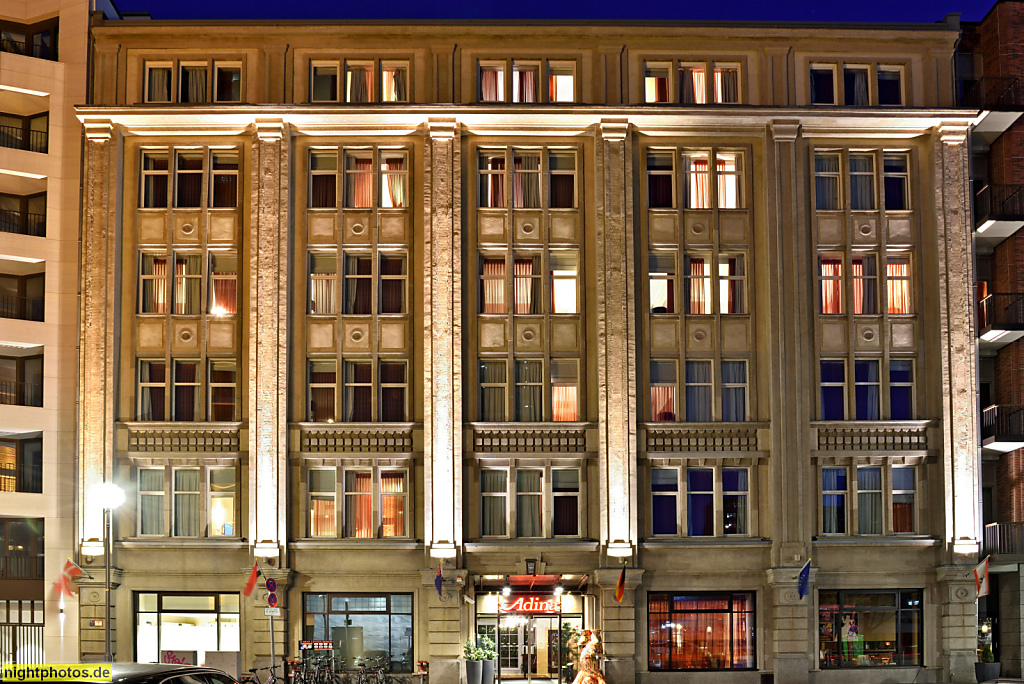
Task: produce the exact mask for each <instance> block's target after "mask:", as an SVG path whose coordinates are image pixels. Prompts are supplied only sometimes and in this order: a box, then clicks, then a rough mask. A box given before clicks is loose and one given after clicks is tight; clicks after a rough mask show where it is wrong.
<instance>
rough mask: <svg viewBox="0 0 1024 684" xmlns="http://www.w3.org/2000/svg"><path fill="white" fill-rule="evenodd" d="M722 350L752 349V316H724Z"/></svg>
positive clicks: (741, 350)
mask: <svg viewBox="0 0 1024 684" xmlns="http://www.w3.org/2000/svg"><path fill="white" fill-rule="evenodd" d="M721 321H722V351H726V352H746V351H750V348H751V344H750V318H748V317H747V316H722V318H721Z"/></svg>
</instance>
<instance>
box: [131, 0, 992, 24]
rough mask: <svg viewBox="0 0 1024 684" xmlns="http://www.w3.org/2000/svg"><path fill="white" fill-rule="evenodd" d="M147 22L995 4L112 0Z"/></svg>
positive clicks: (743, 15)
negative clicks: (145, 15)
mask: <svg viewBox="0 0 1024 684" xmlns="http://www.w3.org/2000/svg"><path fill="white" fill-rule="evenodd" d="M114 1H115V3H116V4H117V7H118V8H119V9H120V10H121V11H124V12H139V11H148V12H150V13H151V14H152V15H153V18H154V19H390V20H403V19H404V20H415V19H433V20H444V19H456V20H473V19H479V20H487V19H548V20H569V19H597V20H602V19H605V20H620V21H629V20H635V21H652V20H668V21H687V20H708V21H770V22H787V21H810V22H828V21H844V22H933V21H940V20H941V19H942V18H943V17H944V16H946V15H947V14H951V13H957V12H959V13H960V14H961V15H962V16H961V18H962V19H963V20H964V21H977V20H979V19H981V18H982V17H983V16H984V15H985V13H986V12H987V11H988V10H989V8H990V7H991V6H992V5H993V3H994V1H995V0H930V1H929V0H818V1H816V2H812V1H811V0H804V1H803V2H801V1H799V0H697V1H694V0H644V1H642V2H637V0H449V1H447V2H445V1H442V0H362V1H357V0H274V1H273V2H271V1H270V0H114Z"/></svg>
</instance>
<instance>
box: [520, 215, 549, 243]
mask: <svg viewBox="0 0 1024 684" xmlns="http://www.w3.org/2000/svg"><path fill="white" fill-rule="evenodd" d="M512 221H513V223H514V224H515V230H516V234H515V241H516V242H541V241H543V240H544V230H543V228H542V226H541V213H540V212H539V211H537V212H533V211H530V212H527V211H516V212H514V213H513V215H512Z"/></svg>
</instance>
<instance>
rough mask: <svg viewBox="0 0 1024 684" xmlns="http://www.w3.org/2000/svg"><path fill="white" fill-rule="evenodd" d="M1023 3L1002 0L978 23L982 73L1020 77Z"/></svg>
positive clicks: (1022, 68) (1023, 52) (1023, 43)
mask: <svg viewBox="0 0 1024 684" xmlns="http://www.w3.org/2000/svg"><path fill="white" fill-rule="evenodd" d="M1022 29H1024V2H1012V1H1007V0H1003V2H999V3H998V4H996V6H995V7H993V8H992V10H991V11H990V12H989V13H988V15H987V16H986V17H985V18H984V19H983V20H982V22H981V41H980V43H981V51H982V54H983V55H984V69H985V75H986V76H1024V30H1022Z"/></svg>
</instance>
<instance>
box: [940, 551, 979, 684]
mask: <svg viewBox="0 0 1024 684" xmlns="http://www.w3.org/2000/svg"><path fill="white" fill-rule="evenodd" d="M972 570H974V564H973V563H971V564H970V565H944V566H942V567H940V568H938V569H937V570H936V575H937V579H938V590H939V595H938V599H939V606H938V607H939V635H940V637H939V663H938V664H939V665H940V666H941V667H942V680H941V681H944V682H970V681H974V663H976V662H977V661H978V654H977V647H978V603H977V601H976V600H975V598H974V595H975V592H976V588H975V584H974V573H973V572H972Z"/></svg>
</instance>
